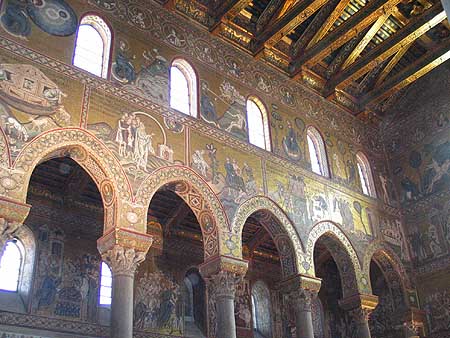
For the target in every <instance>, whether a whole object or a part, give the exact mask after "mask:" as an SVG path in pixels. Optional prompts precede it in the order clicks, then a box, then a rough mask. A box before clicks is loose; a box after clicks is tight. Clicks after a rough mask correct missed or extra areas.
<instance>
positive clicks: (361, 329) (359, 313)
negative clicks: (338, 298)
mask: <svg viewBox="0 0 450 338" xmlns="http://www.w3.org/2000/svg"><path fill="white" fill-rule="evenodd" d="M371 313H372V309H368V308H362V307H357V308H355V309H352V310H349V311H348V315H349V316H350V320H351V323H353V325H354V328H355V329H356V337H358V338H371V335H370V327H369V316H370V314H371Z"/></svg>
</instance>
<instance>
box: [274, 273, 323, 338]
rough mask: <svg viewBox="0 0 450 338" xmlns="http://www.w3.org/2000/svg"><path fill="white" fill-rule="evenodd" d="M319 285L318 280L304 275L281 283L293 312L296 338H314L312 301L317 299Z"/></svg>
mask: <svg viewBox="0 0 450 338" xmlns="http://www.w3.org/2000/svg"><path fill="white" fill-rule="evenodd" d="M320 285H321V281H320V279H318V278H315V277H312V276H305V275H296V276H294V277H291V278H289V279H287V280H285V281H283V282H282V283H281V287H282V289H283V290H284V292H285V296H286V297H287V299H288V302H289V303H290V307H291V308H292V309H293V311H294V312H295V327H296V330H295V331H296V337H297V338H314V327H313V318H312V301H313V300H314V297H317V293H318V292H319V290H320Z"/></svg>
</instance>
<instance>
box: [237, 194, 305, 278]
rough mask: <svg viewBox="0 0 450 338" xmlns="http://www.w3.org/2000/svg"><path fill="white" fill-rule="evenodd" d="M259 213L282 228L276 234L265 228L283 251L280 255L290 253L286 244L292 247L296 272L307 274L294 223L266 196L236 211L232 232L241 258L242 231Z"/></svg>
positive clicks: (302, 248) (247, 201) (245, 204)
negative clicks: (246, 223) (253, 216)
mask: <svg viewBox="0 0 450 338" xmlns="http://www.w3.org/2000/svg"><path fill="white" fill-rule="evenodd" d="M257 212H263V213H267V214H268V215H269V217H266V218H268V219H267V221H270V218H273V219H274V221H275V222H276V223H277V224H278V225H279V226H280V229H279V230H277V231H276V233H275V231H273V230H274V229H271V228H272V227H268V226H265V227H266V230H268V231H269V233H270V234H271V236H272V238H273V239H274V241H275V244H276V246H277V248H278V250H279V251H280V250H281V252H280V255H281V254H286V255H287V254H288V252H285V251H286V250H284V248H286V245H285V244H288V245H289V246H290V247H291V251H292V253H291V255H292V256H293V259H294V265H295V268H296V270H297V271H296V272H299V273H307V271H306V270H305V267H304V261H305V259H304V247H303V243H302V242H301V240H300V238H299V236H298V235H297V231H296V230H295V227H294V225H293V223H292V222H291V220H290V219H289V217H288V216H287V215H286V214H285V213H284V211H283V210H282V209H281V208H280V207H279V206H278V205H277V204H276V203H275V202H274V201H272V200H271V199H270V198H268V197H265V196H254V197H252V198H250V199H248V200H246V201H245V202H244V203H242V204H241V205H240V206H239V208H238V210H237V211H236V214H235V216H234V219H233V223H232V230H233V234H234V237H235V238H237V241H238V242H237V243H236V245H237V246H238V247H239V248H241V251H240V252H239V257H242V245H241V242H242V231H243V229H244V225H245V222H246V221H247V219H248V218H249V217H250V216H251V215H252V214H254V213H257ZM264 221H265V220H264V219H263V220H262V223H263V224H264ZM277 237H279V239H280V240H279V241H278V240H277ZM286 249H287V248H286Z"/></svg>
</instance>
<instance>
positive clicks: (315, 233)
mask: <svg viewBox="0 0 450 338" xmlns="http://www.w3.org/2000/svg"><path fill="white" fill-rule="evenodd" d="M321 238H325V239H326V241H327V242H328V243H327V244H326V246H327V249H328V250H329V251H330V253H331V255H332V257H333V259H334V261H335V262H336V264H337V266H338V269H339V273H340V274H341V280H342V289H343V290H342V291H343V296H344V298H345V297H348V296H351V295H353V294H355V293H367V294H369V293H370V281H369V280H370V278H369V277H368V276H367V275H365V274H364V273H363V271H362V270H361V265H360V263H359V260H358V255H357V254H356V250H355V249H354V247H353V245H352V243H351V242H350V240H349V239H348V237H347V236H346V235H345V233H344V232H343V231H342V230H341V229H340V228H339V226H338V225H337V224H335V223H334V222H331V221H322V222H319V223H317V224H315V225H314V226H313V228H312V229H311V231H310V233H309V236H308V242H307V246H306V255H307V257H306V259H307V262H308V266H309V269H310V271H309V272H310V274H312V275H315V267H314V248H315V245H316V243H317V241H318V240H319V239H321ZM342 249H343V250H342Z"/></svg>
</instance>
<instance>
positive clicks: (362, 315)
mask: <svg viewBox="0 0 450 338" xmlns="http://www.w3.org/2000/svg"><path fill="white" fill-rule="evenodd" d="M372 311H373V309H369V308H363V307H357V308H354V309H351V310H348V311H347V313H348V315H349V316H350V318H352V320H353V321H354V322H355V323H367V322H368V321H369V317H370V314H371V313H372Z"/></svg>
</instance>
